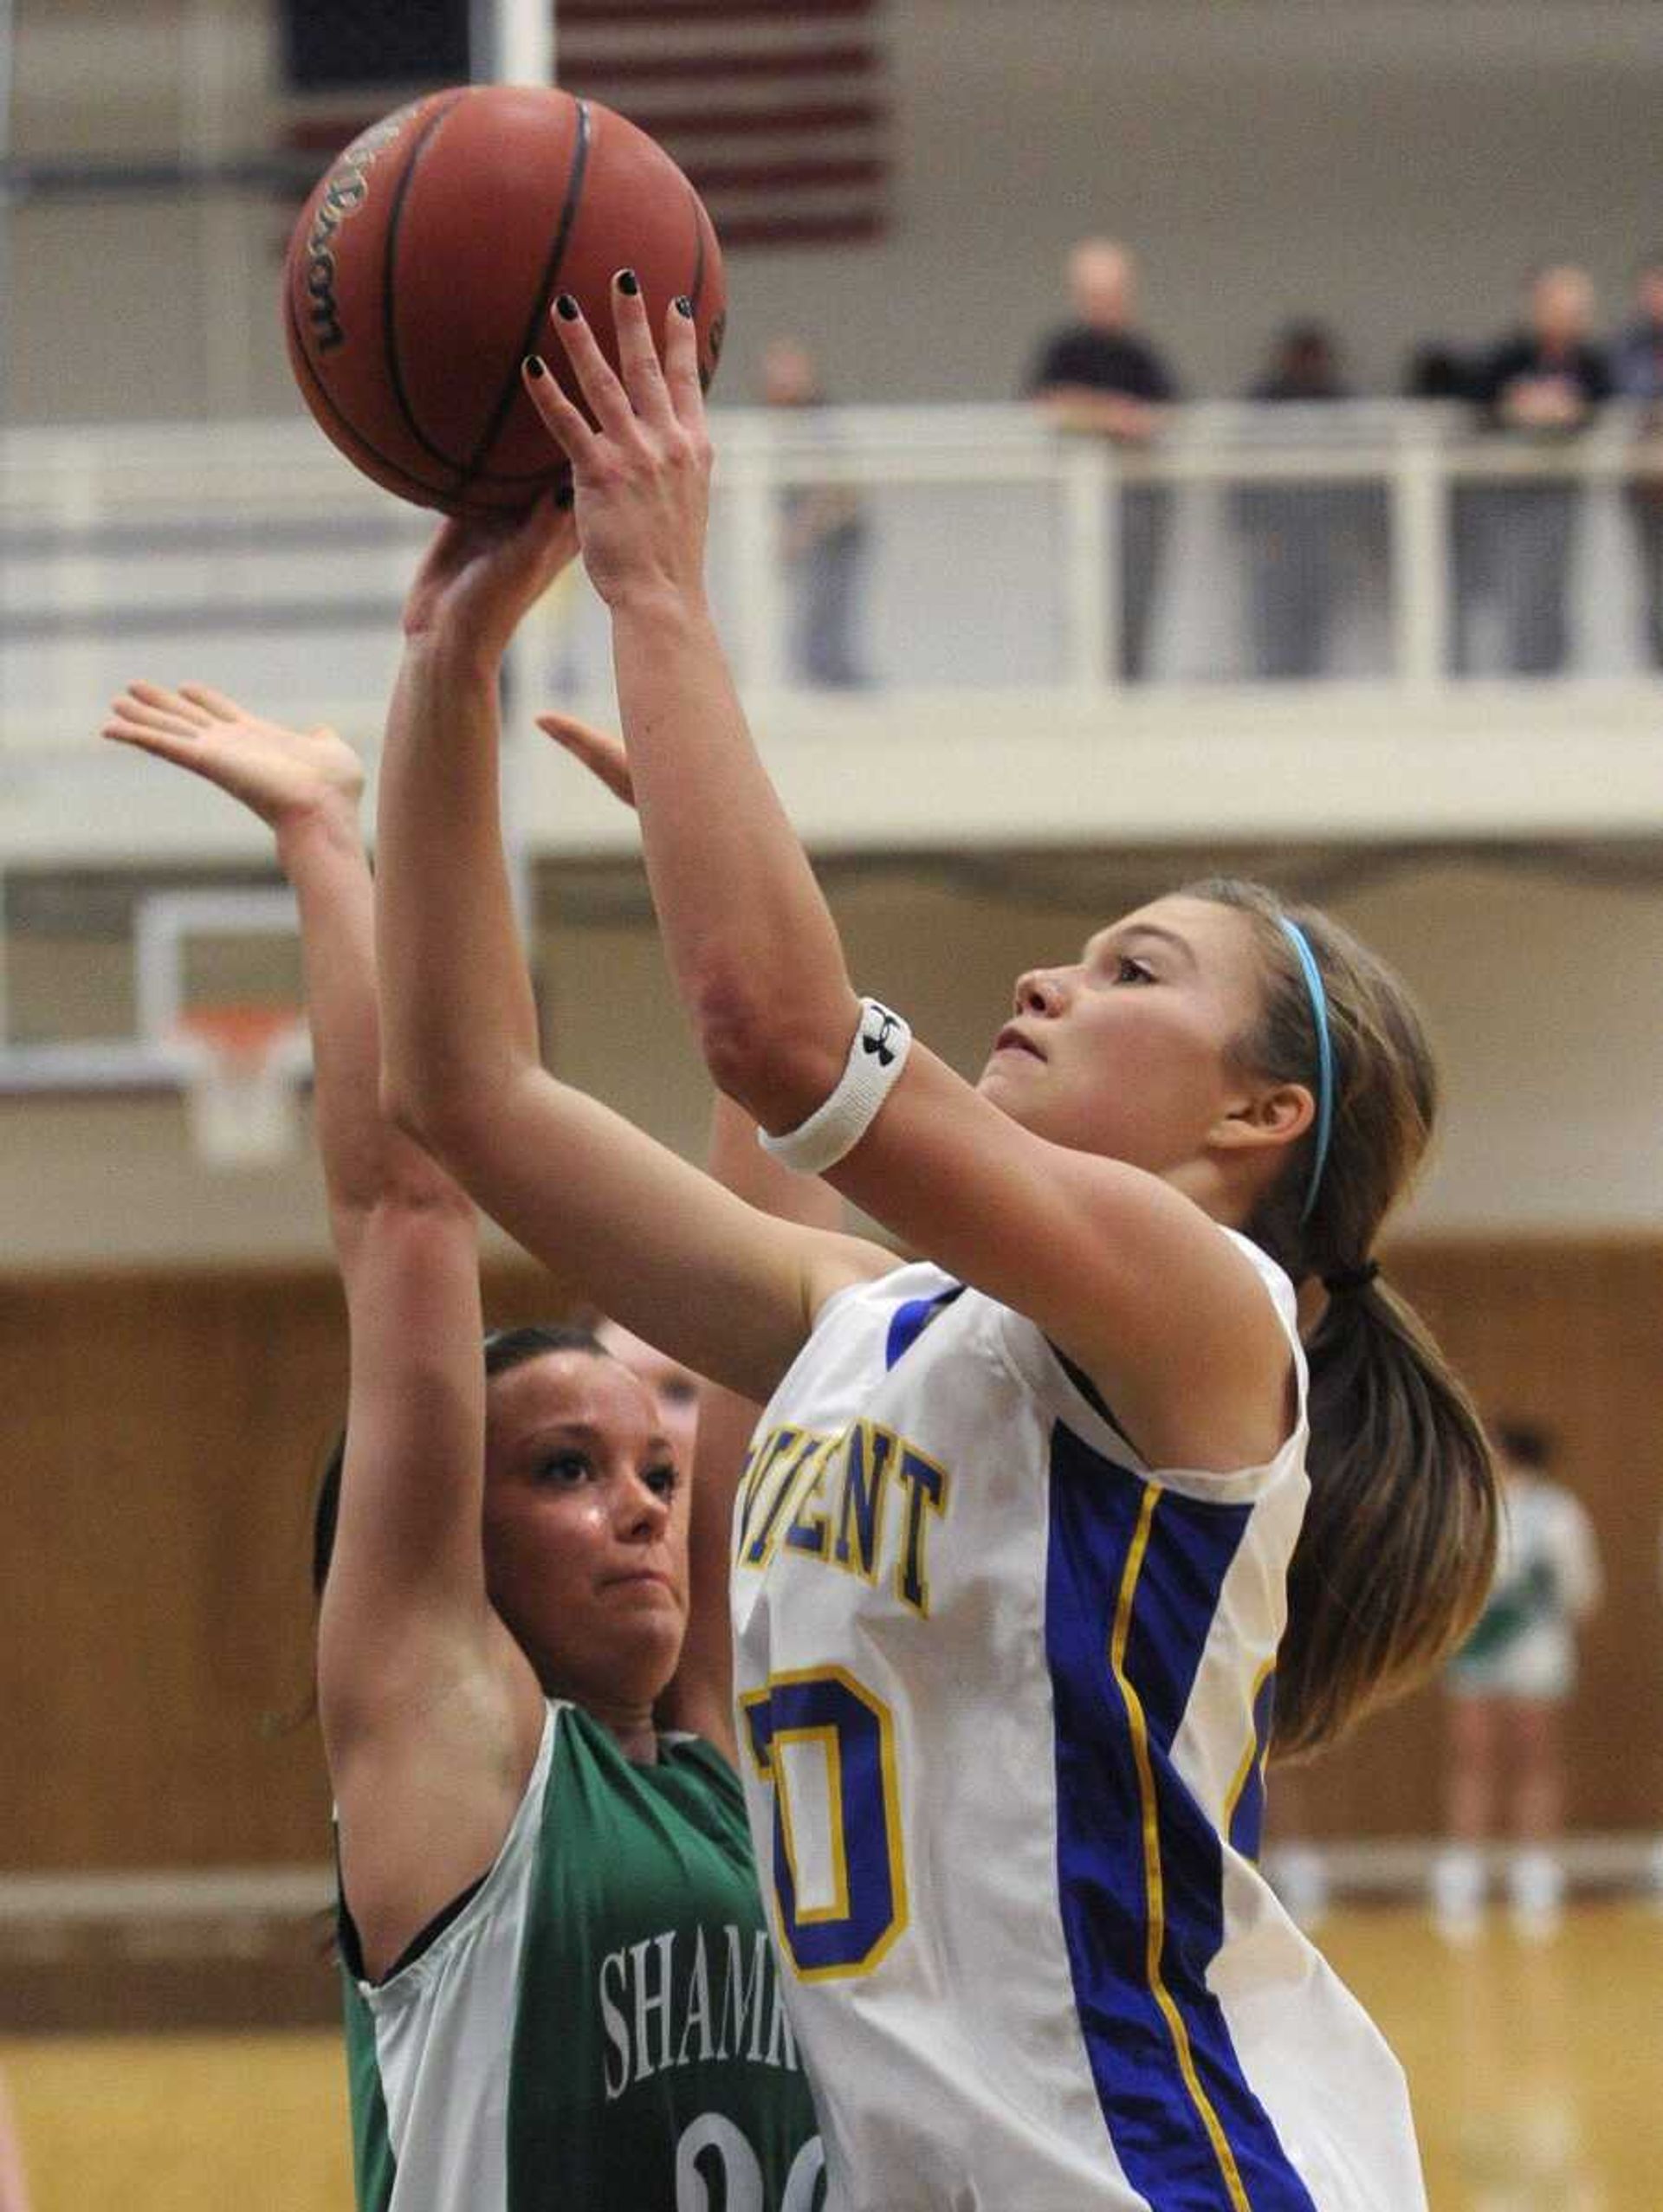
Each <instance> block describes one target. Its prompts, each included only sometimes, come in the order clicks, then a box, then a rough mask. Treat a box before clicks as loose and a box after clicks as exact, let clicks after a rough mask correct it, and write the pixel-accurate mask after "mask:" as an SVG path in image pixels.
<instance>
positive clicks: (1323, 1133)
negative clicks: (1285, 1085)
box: [1276, 914, 1334, 1221]
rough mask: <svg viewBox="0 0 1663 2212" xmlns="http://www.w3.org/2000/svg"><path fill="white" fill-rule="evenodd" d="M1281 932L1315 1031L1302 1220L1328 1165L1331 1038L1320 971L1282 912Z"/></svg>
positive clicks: (1307, 1216) (1331, 1120) (1307, 1215)
mask: <svg viewBox="0 0 1663 2212" xmlns="http://www.w3.org/2000/svg"><path fill="white" fill-rule="evenodd" d="M1276 918H1277V920H1278V922H1280V923H1281V925H1282V929H1283V934H1284V935H1285V936H1286V938H1287V941H1288V942H1289V943H1290V944H1291V946H1292V947H1293V949H1294V951H1295V952H1296V953H1297V954H1298V955H1299V966H1300V967H1301V969H1302V970H1303V971H1304V978H1305V989H1306V990H1307V992H1309V993H1310V1018H1311V1022H1312V1024H1313V1025H1314V1027H1315V1029H1316V1032H1317V1148H1316V1150H1315V1151H1314V1152H1313V1153H1312V1155H1311V1161H1310V1184H1309V1186H1308V1187H1307V1188H1306V1191H1305V1202H1304V1205H1303V1206H1301V1207H1300V1209H1299V1219H1300V1220H1301V1221H1306V1220H1309V1219H1310V1209H1311V1207H1312V1206H1315V1205H1316V1203H1317V1191H1318V1190H1319V1189H1320V1187H1321V1186H1322V1180H1323V1168H1324V1167H1327V1165H1328V1140H1329V1137H1330V1135H1331V1134H1332V1132H1333V1128H1334V1040H1333V1038H1331V1037H1330V1034H1329V1028H1328V993H1327V992H1326V991H1324V990H1323V975H1322V970H1321V969H1320V968H1319V967H1317V956H1316V954H1314V953H1313V952H1312V951H1311V949H1310V942H1309V941H1308V940H1307V938H1306V936H1305V933H1304V930H1303V929H1302V928H1300V927H1299V924H1298V923H1297V922H1290V921H1289V919H1288V917H1287V915H1285V914H1278V916H1277V917H1276Z"/></svg>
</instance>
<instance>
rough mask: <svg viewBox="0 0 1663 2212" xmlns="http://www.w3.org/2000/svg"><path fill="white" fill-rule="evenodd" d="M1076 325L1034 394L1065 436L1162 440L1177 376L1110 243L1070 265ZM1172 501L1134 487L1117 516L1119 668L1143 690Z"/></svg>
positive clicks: (1057, 346)
mask: <svg viewBox="0 0 1663 2212" xmlns="http://www.w3.org/2000/svg"><path fill="white" fill-rule="evenodd" d="M1068 290H1069V297H1070V301H1071V304H1072V307H1073V310H1074V320H1073V321H1072V322H1071V323H1068V324H1066V325H1064V327H1062V328H1060V329H1058V330H1055V331H1053V332H1052V333H1051V334H1050V336H1049V337H1047V338H1046V339H1045V340H1043V341H1042V343H1041V345H1040V348H1039V354H1038V356H1037V358H1036V359H1035V361H1034V365H1033V367H1032V371H1031V372H1030V373H1029V377H1028V391H1029V395H1030V397H1031V398H1033V399H1034V400H1035V401H1036V402H1037V403H1038V404H1039V406H1040V408H1041V409H1042V410H1043V411H1044V412H1045V415H1046V416H1047V417H1049V419H1050V420H1051V421H1052V422H1053V423H1054V424H1056V425H1057V426H1058V429H1059V430H1084V431H1087V432H1093V433H1096V434H1097V436H1099V437H1107V438H1109V439H1111V440H1112V441H1113V443H1115V444H1116V445H1117V446H1120V447H1123V448H1125V449H1126V450H1129V451H1133V452H1136V451H1141V450H1143V449H1145V448H1147V447H1148V446H1149V443H1151V442H1152V440H1153V439H1154V438H1155V437H1156V436H1157V435H1158V433H1159V431H1160V430H1161V427H1162V424H1163V422H1164V421H1165V419H1166V411H1167V409H1168V406H1169V405H1170V404H1172V402H1173V401H1174V399H1175V398H1177V396H1178V392H1177V386H1176V385H1175V383H1174V379H1173V377H1172V372H1171V371H1170V370H1169V369H1168V366H1167V365H1166V363H1165V361H1164V360H1162V357H1161V355H1160V354H1159V353H1158V352H1156V351H1155V347H1154V346H1152V345H1150V343H1149V340H1148V339H1147V338H1145V337H1143V336H1142V334H1141V333H1140V332H1139V330H1138V328H1137V320H1136V316H1137V264H1136V262H1135V261H1134V260H1133V258H1132V256H1131V255H1130V254H1129V252H1128V251H1127V250H1126V249H1125V247H1124V246H1120V245H1116V243H1115V242H1114V241H1113V240H1112V239H1110V238H1084V239H1082V240H1081V242H1080V243H1079V244H1078V245H1077V246H1076V247H1075V248H1074V249H1073V251H1072V252H1071V254H1070V255H1069V257H1068ZM1171 512H1172V501H1171V495H1169V494H1168V492H1167V491H1165V490H1164V489H1162V488H1160V487H1158V486H1155V485H1150V484H1142V485H1133V486H1131V487H1129V488H1128V489H1127V491H1126V492H1125V494H1124V495H1123V499H1122V501H1121V507H1120V567H1121V612H1120V638H1121V650H1120V665H1121V672H1122V674H1123V676H1125V677H1126V680H1127V681H1128V682H1132V683H1136V682H1139V681H1140V680H1141V679H1142V676H1143V675H1144V672H1145V670H1146V669H1147V666H1148V662H1149V620H1150V617H1151V614H1152V613H1153V611H1154V607H1155V581H1156V577H1157V573H1158V572H1159V569H1160V566H1161V552H1162V545H1163V544H1164V542H1165V539H1166V535H1167V527H1168V522H1169V520H1170V517H1171Z"/></svg>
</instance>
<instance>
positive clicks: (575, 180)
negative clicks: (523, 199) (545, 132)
mask: <svg viewBox="0 0 1663 2212" xmlns="http://www.w3.org/2000/svg"><path fill="white" fill-rule="evenodd" d="M576 106H577V110H578V142H577V145H576V146H574V147H573V152H572V168H571V172H570V174H569V175H568V177H567V178H566V198H565V201H564V202H563V204H562V205H561V208H560V222H559V223H558V224H557V225H556V226H555V230H554V243H553V246H552V247H551V248H550V249H549V255H548V260H547V262H546V264H545V265H544V268H543V275H542V281H541V283H540V285H539V286H538V288H537V293H536V296H535V297H534V300H533V301H532V306H531V314H530V315H529V317H528V318H527V322H526V327H525V333H524V335H523V336H522V338H521V341H520V349H519V351H518V352H516V353H515V355H514V361H513V364H512V365H511V366H510V368H509V370H508V376H507V377H506V378H505V379H504V381H503V385H502V390H501V393H500V394H499V395H498V398H497V402H496V404H495V407H493V408H492V410H491V412H490V416H489V419H488V420H487V423H486V425H485V430H484V434H483V436H482V437H481V438H480V441H479V443H478V444H477V445H476V447H475V448H474V450H473V452H472V454H471V455H470V456H469V459H468V462H467V463H466V466H465V467H464V468H463V478H462V482H461V484H459V485H458V486H457V489H458V490H459V491H460V490H462V489H463V488H465V487H466V485H467V484H468V483H469V482H471V480H472V479H473V477H474V476H475V475H476V474H482V473H483V472H482V470H481V469H480V463H481V462H482V461H483V459H484V457H485V456H486V455H487V454H488V453H489V451H490V450H491V447H492V446H493V445H494V444H495V441H496V436H497V433H498V431H499V430H501V427H502V425H503V424H504V423H505V422H506V421H507V420H508V410H509V408H511V407H512V406H513V404H514V400H515V399H516V398H518V396H519V393H520V390H521V384H520V368H521V362H522V361H523V360H524V359H525V357H526V355H527V353H534V352H537V351H538V346H537V336H538V332H539V329H540V326H541V323H542V320H543V317H544V316H545V315H546V314H547V312H548V303H549V301H550V299H551V298H552V297H553V291H554V287H555V285H556V283H557V282H558V281H559V280H560V263H561V262H563V261H564V260H565V259H566V248H567V246H568V245H570V243H572V226H573V223H575V222H576V221H577V219H578V206H579V202H580V201H581V199H582V197H583V179H584V174H585V172H586V170H587V169H588V166H589V103H588V101H587V100H579V101H577V102H576Z"/></svg>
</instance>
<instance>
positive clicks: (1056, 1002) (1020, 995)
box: [1012, 967, 1067, 1019]
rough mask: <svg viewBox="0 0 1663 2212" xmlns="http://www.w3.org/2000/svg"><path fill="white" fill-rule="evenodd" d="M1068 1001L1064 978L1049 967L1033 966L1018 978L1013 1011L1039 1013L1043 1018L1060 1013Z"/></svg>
mask: <svg viewBox="0 0 1663 2212" xmlns="http://www.w3.org/2000/svg"><path fill="white" fill-rule="evenodd" d="M1066 1002H1067V992H1066V990H1065V988H1064V985H1063V982H1062V980H1061V978H1060V977H1059V976H1058V974H1057V973H1055V971H1054V970H1053V969H1052V968H1048V967H1031V968H1029V969H1028V970H1027V972H1026V974H1022V975H1019V976H1018V977H1017V979H1016V995H1015V1000H1014V1004H1013V1007H1012V1011H1013V1012H1014V1013H1019V1014H1038V1015H1039V1016H1040V1017H1041V1018H1042V1019H1045V1018H1049V1017H1050V1016H1051V1015H1052V1014H1059V1013H1061V1012H1062V1011H1063V1007H1064V1005H1065V1004H1066Z"/></svg>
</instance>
